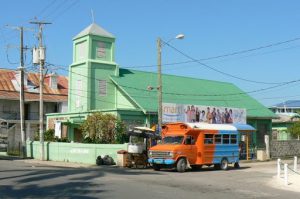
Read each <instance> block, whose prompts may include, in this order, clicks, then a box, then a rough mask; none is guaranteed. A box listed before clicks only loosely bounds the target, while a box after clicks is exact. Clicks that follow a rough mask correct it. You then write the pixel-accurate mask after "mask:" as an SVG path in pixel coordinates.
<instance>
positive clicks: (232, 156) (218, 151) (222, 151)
mask: <svg viewBox="0 0 300 199" xmlns="http://www.w3.org/2000/svg"><path fill="white" fill-rule="evenodd" d="M218 134H221V135H224V134H226V135H230V136H231V135H236V137H237V131H219V133H218ZM231 141H232V140H231V139H230V138H229V143H228V144H227V143H226V144H225V143H222V144H216V147H215V153H214V160H213V163H214V164H219V163H221V160H222V159H223V158H227V160H228V162H229V163H232V162H238V161H239V146H238V142H237V140H236V143H231ZM222 142H224V139H222Z"/></svg>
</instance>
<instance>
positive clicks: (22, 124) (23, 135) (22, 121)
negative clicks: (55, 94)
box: [10, 26, 30, 158]
mask: <svg viewBox="0 0 300 199" xmlns="http://www.w3.org/2000/svg"><path fill="white" fill-rule="evenodd" d="M10 28H12V29H17V30H19V31H20V47H19V49H20V66H19V68H18V70H19V71H20V73H19V78H20V79H19V84H20V130H21V149H20V150H21V151H20V154H21V157H22V158H26V157H27V155H26V131H25V117H24V116H25V110H24V101H25V97H24V72H25V71H24V50H27V48H26V47H24V44H23V43H24V42H23V35H24V29H25V28H24V27H23V26H13V27H10ZM25 30H30V29H27V28H26V29H25Z"/></svg>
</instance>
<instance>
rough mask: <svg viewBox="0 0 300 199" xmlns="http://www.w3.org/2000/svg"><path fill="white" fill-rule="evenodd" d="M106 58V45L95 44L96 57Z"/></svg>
mask: <svg viewBox="0 0 300 199" xmlns="http://www.w3.org/2000/svg"><path fill="white" fill-rule="evenodd" d="M105 56H106V45H105V43H103V42H98V43H97V57H98V58H104V57H105Z"/></svg>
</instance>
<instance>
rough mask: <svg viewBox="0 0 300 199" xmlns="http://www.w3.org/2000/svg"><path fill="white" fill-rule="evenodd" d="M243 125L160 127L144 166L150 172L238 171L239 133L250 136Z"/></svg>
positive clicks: (250, 129) (200, 124)
mask: <svg viewBox="0 0 300 199" xmlns="http://www.w3.org/2000/svg"><path fill="white" fill-rule="evenodd" d="M254 131H255V129H254V128H253V127H252V126H250V125H247V124H207V123H168V124H165V125H163V127H162V143H161V144H158V145H156V146H154V147H151V148H150V149H149V152H148V157H149V158H148V162H149V163H150V164H151V165H152V167H153V169H154V170H160V169H161V168H175V169H176V170H177V171H178V172H184V171H186V169H188V168H201V167H202V165H208V166H210V165H214V167H215V168H218V169H223V170H227V169H228V166H229V164H234V167H235V168H238V167H239V132H254Z"/></svg>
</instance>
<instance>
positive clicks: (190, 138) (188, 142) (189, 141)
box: [184, 135, 195, 145]
mask: <svg viewBox="0 0 300 199" xmlns="http://www.w3.org/2000/svg"><path fill="white" fill-rule="evenodd" d="M184 144H186V145H193V144H195V139H194V138H193V136H190V135H188V136H187V137H186V139H185V141H184Z"/></svg>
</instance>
